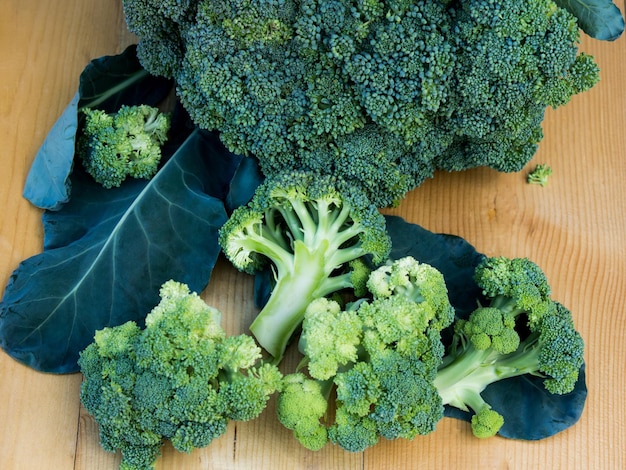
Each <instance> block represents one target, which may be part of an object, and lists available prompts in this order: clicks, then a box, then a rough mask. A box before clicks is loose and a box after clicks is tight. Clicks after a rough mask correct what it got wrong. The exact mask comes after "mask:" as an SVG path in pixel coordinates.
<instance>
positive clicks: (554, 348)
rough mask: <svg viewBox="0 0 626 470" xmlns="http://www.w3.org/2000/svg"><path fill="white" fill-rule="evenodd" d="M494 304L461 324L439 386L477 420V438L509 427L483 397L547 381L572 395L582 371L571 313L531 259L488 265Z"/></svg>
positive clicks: (483, 281)
mask: <svg viewBox="0 0 626 470" xmlns="http://www.w3.org/2000/svg"><path fill="white" fill-rule="evenodd" d="M475 279H476V282H477V284H478V285H479V287H481V288H482V289H483V294H484V295H485V297H486V299H487V301H488V305H486V306H481V307H479V308H478V309H476V310H475V311H474V312H472V313H471V314H470V316H469V318H468V319H467V320H457V321H456V322H455V324H454V333H455V334H454V340H453V342H452V344H451V346H450V348H449V350H448V351H447V352H446V356H445V358H444V360H443V363H442V365H441V366H440V368H439V370H438V372H437V377H436V378H435V380H434V384H435V387H436V388H437V390H438V391H439V393H440V395H441V397H442V401H443V403H444V404H445V405H450V406H453V407H456V408H459V409H461V410H464V411H471V412H473V413H474V415H473V417H472V421H471V424H472V431H473V432H474V434H475V435H476V436H478V437H489V436H493V435H495V434H496V433H497V432H498V431H499V429H500V428H501V427H502V425H503V424H504V417H502V416H501V415H500V414H499V413H498V411H497V410H494V409H492V407H491V405H490V404H489V403H487V402H486V401H485V400H484V398H483V397H482V395H481V394H482V392H483V391H484V390H485V388H487V386H489V385H490V384H492V383H494V382H497V381H500V380H504V379H507V378H511V377H517V376H521V375H526V374H528V375H533V376H537V377H540V378H541V380H542V382H543V385H544V387H545V388H546V390H547V391H548V392H550V393H554V394H565V393H569V392H571V391H572V390H573V389H574V387H575V385H576V382H577V380H578V376H579V372H580V369H581V367H582V366H583V352H584V343H583V340H582V338H581V336H580V333H578V332H577V331H576V329H575V327H574V322H573V319H572V315H571V312H570V311H569V310H567V309H566V308H565V307H564V306H563V305H562V304H560V303H558V302H556V301H554V300H552V299H551V298H550V287H549V285H548V283H547V279H546V277H545V274H544V273H543V272H542V271H541V269H540V268H539V267H538V266H537V265H536V264H535V263H533V262H532V261H530V260H528V259H527V258H512V259H511V258H506V257H496V258H485V259H484V260H483V261H482V262H481V263H480V264H479V265H478V266H477V267H476V271H475Z"/></svg>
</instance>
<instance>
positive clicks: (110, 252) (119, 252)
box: [0, 130, 241, 373]
mask: <svg viewBox="0 0 626 470" xmlns="http://www.w3.org/2000/svg"><path fill="white" fill-rule="evenodd" d="M240 161H241V157H236V156H234V155H233V154H231V153H229V152H227V151H226V150H225V149H224V147H223V146H222V145H221V144H220V143H219V142H218V141H217V140H216V139H215V137H214V136H211V135H209V134H207V133H205V132H203V131H199V130H196V131H194V132H193V133H192V134H191V135H190V136H189V138H188V139H187V140H186V141H185V142H184V143H183V144H182V145H181V146H180V148H179V149H178V150H177V151H176V152H175V153H174V155H173V156H171V158H170V159H169V160H168V161H167V163H166V164H165V165H164V166H163V168H162V169H161V170H160V171H159V173H157V175H156V176H155V177H154V178H153V179H152V180H150V181H149V182H146V181H144V180H128V181H127V182H125V183H123V184H122V186H120V187H119V188H115V189H109V190H107V189H104V188H102V187H100V186H99V185H98V184H97V183H94V182H93V181H92V180H91V178H89V177H88V176H87V175H86V174H85V173H84V172H83V171H81V170H79V169H78V168H77V169H76V170H75V171H74V172H73V174H72V184H73V188H74V190H73V192H74V195H73V197H72V199H71V201H70V202H69V203H67V204H66V205H65V206H64V207H63V209H62V210H60V211H57V212H54V213H53V212H50V213H48V214H46V218H45V228H46V231H48V232H50V231H54V234H51V235H50V236H48V237H47V245H48V248H47V249H45V250H44V251H43V253H41V254H39V255H36V256H34V257H32V258H29V259H27V260H25V261H23V262H22V263H21V264H20V265H19V267H18V268H17V269H16V270H15V271H14V273H13V274H12V276H11V278H10V280H9V283H8V285H7V287H6V290H5V294H4V298H3V299H2V302H1V303H0V346H2V348H3V349H4V350H5V351H6V352H7V353H8V354H9V355H11V356H12V357H14V358H15V359H17V360H18V361H20V362H23V363H25V364H27V365H29V366H30V367H32V368H34V369H37V370H40V371H44V372H54V373H67V372H75V371H77V370H78V367H77V364H76V361H77V359H78V354H79V352H80V351H81V350H82V349H84V348H85V347H86V346H87V345H88V344H89V343H90V342H91V341H93V334H94V332H95V331H96V330H98V329H101V328H103V327H105V326H112V325H118V324H121V323H124V322H126V321H129V320H134V321H137V322H139V323H142V322H143V318H144V317H145V315H146V314H147V313H148V312H149V311H150V310H151V309H152V307H153V306H154V305H156V304H157V303H158V300H159V298H158V292H159V287H160V286H161V285H162V284H163V282H165V281H167V280H169V279H175V280H177V281H180V282H184V283H186V284H188V285H189V287H190V288H191V289H192V290H194V291H201V290H202V289H204V287H205V286H206V284H207V283H208V281H209V277H210V274H211V271H212V269H213V267H214V264H215V261H216V258H217V256H218V253H219V245H218V242H217V231H218V229H219V227H221V225H222V224H223V223H224V222H225V220H226V217H227V215H226V211H225V208H224V204H223V199H224V198H225V197H226V193H227V192H228V189H229V183H230V179H231V178H232V176H233V174H234V172H235V170H236V168H237V166H238V164H239V162H240Z"/></svg>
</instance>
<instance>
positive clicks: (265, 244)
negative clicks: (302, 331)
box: [219, 172, 390, 362]
mask: <svg viewBox="0 0 626 470" xmlns="http://www.w3.org/2000/svg"><path fill="white" fill-rule="evenodd" d="M219 242H220V245H221V246H222V248H223V251H224V253H225V255H226V256H227V258H228V259H229V260H230V261H231V262H232V264H233V265H234V266H236V267H237V268H239V269H240V270H242V271H244V272H248V273H255V272H257V271H260V270H262V269H264V268H266V267H267V266H268V265H269V266H270V267H271V269H272V272H273V274H274V281H275V283H274V286H273V288H272V291H271V295H270V297H269V300H268V301H267V303H266V305H265V306H264V307H263V309H262V310H261V311H260V312H259V313H258V315H257V316H256V318H255V319H254V321H253V322H252V324H251V326H250V331H251V332H252V334H253V335H254V336H255V338H256V340H257V341H258V343H259V344H260V345H261V346H262V347H263V348H264V349H265V350H266V351H267V352H269V353H270V354H271V355H272V356H273V357H274V358H275V360H276V361H277V362H279V361H280V359H281V358H282V356H283V353H284V351H285V348H286V346H287V344H288V342H289V339H290V338H291V336H292V335H293V333H294V332H295V331H296V330H297V329H298V327H299V325H300V324H301V322H302V319H303V316H304V312H305V310H306V308H307V306H308V305H309V304H310V303H311V302H312V301H314V300H315V299H317V298H320V297H325V296H327V295H330V294H332V293H334V292H338V291H341V290H343V289H348V288H352V287H358V286H361V285H362V283H363V270H364V269H365V268H364V267H363V266H361V265H356V264H354V263H357V262H358V260H359V259H362V258H365V257H370V258H371V260H372V262H373V263H374V264H376V263H379V262H382V261H383V260H385V259H386V257H387V255H388V253H389V250H390V240H389V236H388V234H387V232H386V226H385V220H384V218H383V216H382V215H381V214H380V213H379V212H378V210H377V209H376V208H375V207H374V206H373V205H372V204H371V203H370V202H369V201H368V199H367V197H365V196H363V195H362V194H361V193H360V192H359V191H358V190H357V189H356V188H350V187H349V186H348V185H347V184H346V183H345V182H342V181H341V180H339V179H336V178H333V177H330V176H327V175H315V174H313V173H306V172H294V173H284V174H278V175H276V176H275V177H273V178H268V179H266V180H265V181H264V182H263V183H262V184H261V186H259V188H257V190H256V192H255V194H254V196H253V198H252V200H251V201H250V202H249V203H248V204H247V205H246V206H242V207H239V208H237V209H236V210H235V211H234V212H233V213H232V214H231V216H230V218H229V220H228V221H227V222H226V223H225V224H224V225H223V226H222V227H221V229H220V235H219ZM353 274H354V275H353Z"/></svg>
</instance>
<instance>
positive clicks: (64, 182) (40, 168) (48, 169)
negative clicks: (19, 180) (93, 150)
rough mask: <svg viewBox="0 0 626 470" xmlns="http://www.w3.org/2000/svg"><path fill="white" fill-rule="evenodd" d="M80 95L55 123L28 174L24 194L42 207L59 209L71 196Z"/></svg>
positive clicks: (76, 96)
mask: <svg viewBox="0 0 626 470" xmlns="http://www.w3.org/2000/svg"><path fill="white" fill-rule="evenodd" d="M79 98H80V96H79V94H78V92H77V93H76V94H75V95H74V97H73V98H72V101H71V102H70V104H69V105H68V107H67V108H65V111H63V114H62V115H61V117H59V119H58V120H57V121H56V122H55V123H54V125H53V126H52V129H50V132H48V135H47V136H46V139H45V140H44V142H43V144H42V145H41V147H40V148H39V150H38V152H37V155H36V156H35V159H34V160H33V163H32V165H31V167H30V170H29V172H28V176H27V177H26V184H25V185H24V191H23V193H22V195H23V196H24V197H25V198H26V199H28V200H29V201H30V202H31V203H32V204H34V205H35V206H37V207H40V208H42V209H49V210H57V209H59V208H60V207H61V205H63V204H64V203H66V202H67V201H68V200H69V198H70V182H69V179H68V178H69V175H70V173H71V172H72V167H73V164H74V146H75V142H76V129H77V128H78V113H77V108H78V101H79Z"/></svg>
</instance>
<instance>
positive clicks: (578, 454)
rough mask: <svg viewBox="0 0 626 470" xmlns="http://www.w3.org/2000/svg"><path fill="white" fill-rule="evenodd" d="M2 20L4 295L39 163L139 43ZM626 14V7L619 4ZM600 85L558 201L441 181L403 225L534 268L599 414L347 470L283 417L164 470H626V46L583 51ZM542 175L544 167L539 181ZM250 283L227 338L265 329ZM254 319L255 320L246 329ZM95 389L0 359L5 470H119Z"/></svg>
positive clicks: (71, 23)
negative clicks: (104, 68)
mask: <svg viewBox="0 0 626 470" xmlns="http://www.w3.org/2000/svg"><path fill="white" fill-rule="evenodd" d="M2 3H3V5H2V14H1V15H0V70H1V80H0V178H1V181H0V207H2V212H1V214H2V216H1V217H0V275H1V277H0V284H2V286H4V285H5V284H6V282H7V280H8V278H9V275H10V274H11V272H12V271H13V270H14V269H15V268H16V267H17V265H18V263H19V262H20V261H21V260H22V259H24V258H26V257H29V256H31V255H34V254H36V253H38V252H40V251H41V247H42V227H41V220H40V216H41V212H40V211H39V210H38V209H35V208H34V207H32V206H31V205H30V204H29V203H28V202H27V201H26V200H24V199H23V198H22V196H21V193H22V188H23V184H24V180H25V178H26V174H27V171H28V169H29V167H30V163H31V161H32V159H33V157H34V155H35V152H36V151H37V149H38V147H39V146H40V144H41V143H42V140H43V139H44V137H45V135H46V134H47V132H48V130H49V129H50V127H51V125H52V124H53V123H54V121H55V120H56V119H57V117H58V116H59V114H60V113H61V111H62V110H63V109H64V108H65V107H66V106H67V104H68V103H69V101H70V99H71V97H72V96H73V94H74V92H75V91H76V89H77V86H78V82H77V80H78V76H79V74H80V72H81V71H82V69H83V68H84V66H85V65H86V64H87V63H88V62H89V61H90V60H91V59H94V58H96V57H99V56H102V55H111V54H117V53H119V52H121V51H122V50H123V49H124V47H125V46H126V45H128V44H129V43H131V42H133V38H132V36H131V35H130V34H129V33H128V32H127V31H126V29H125V24H124V19H123V13H122V11H121V2H120V1H112V0H110V1H106V2H103V1H96V0H56V1H54V2H42V1H37V0H20V1H19V2H18V1H16V0H13V1H9V0H5V1H4V2H2ZM619 6H620V7H624V2H623V1H621V0H620V1H619ZM582 48H583V49H584V50H585V51H587V52H589V53H591V54H593V55H594V56H595V57H596V60H597V62H598V63H599V65H600V67H601V69H602V72H601V73H602V80H601V82H600V83H599V84H598V85H597V86H596V87H595V88H594V89H592V90H591V91H589V92H587V93H585V94H583V95H580V96H577V97H575V98H574V99H573V100H572V102H571V103H570V104H568V105H567V106H566V107H563V108H561V109H558V110H556V111H552V110H549V111H548V113H547V117H546V120H545V125H544V129H545V138H544V140H543V142H542V145H541V147H540V150H539V152H538V154H537V155H536V157H535V159H534V160H533V162H532V163H533V164H535V163H541V162H546V163H548V164H549V165H550V166H551V167H552V168H553V170H554V174H553V175H552V177H551V180H550V184H549V185H548V186H547V187H545V188H542V187H539V186H536V185H528V184H526V183H525V172H522V173H518V174H499V173H496V172H494V171H491V170H486V169H478V170H472V171H467V172H464V173H457V174H447V173H441V174H437V175H436V177H435V178H434V179H433V180H430V181H428V182H426V183H425V184H424V185H422V186H421V187H420V188H418V189H417V190H415V191H414V192H413V193H411V194H410V195H409V196H408V197H407V199H406V200H405V201H404V202H403V203H402V205H401V206H400V207H399V208H397V209H394V210H393V211H390V212H393V213H394V214H397V215H401V216H403V217H405V218H406V219H408V220H409V221H411V222H416V223H419V224H421V225H423V226H424V227H426V228H428V229H430V230H433V231H437V232H447V233H454V234H458V235H461V236H463V237H465V238H466V239H467V240H469V241H470V242H471V243H472V244H473V245H474V246H475V247H476V248H477V249H478V250H479V251H482V252H484V253H486V254H490V255H496V254H499V255H506V256H528V257H530V258H531V259H533V260H534V261H536V262H537V263H538V264H539V265H540V266H542V268H543V269H544V270H545V272H546V273H547V275H548V277H549V279H550V282H551V285H552V287H553V291H554V297H555V298H556V299H557V300H559V301H561V302H562V303H564V304H565V305H567V306H568V307H569V308H570V309H571V310H572V311H573V312H574V317H575V321H576V323H577V327H578V329H579V330H580V331H581V333H582V334H583V336H584V338H585V340H586V347H587V349H586V361H587V373H588V377H587V379H588V387H589V399H588V403H587V406H586V408H585V411H584V414H583V416H582V418H581V420H580V421H579V423H577V424H576V425H575V426H574V427H573V428H570V429H569V430H567V431H565V432H563V433H560V434H558V435H556V436H554V437H552V438H549V439H547V440H543V441H538V442H517V441H512V440H506V439H503V438H493V439H489V440H484V441H479V440H477V439H475V438H473V437H472V435H471V433H470V431H469V428H468V426H467V424H466V423H464V422H460V421H457V420H452V419H447V418H446V419H444V420H443V421H441V422H440V423H439V426H438V428H437V430H436V431H435V432H434V433H433V434H431V435H429V436H427V437H419V438H416V439H415V440H413V441H411V442H408V441H399V440H398V441H393V442H381V443H380V444H379V445H378V446H376V447H375V448H372V449H369V450H367V451H366V452H364V453H358V454H349V453H346V452H344V451H341V450H339V449H338V448H335V447H333V446H331V445H329V446H328V447H326V448H325V449H324V450H323V451H320V452H318V453H313V452H308V451H306V450H304V449H303V448H301V447H300V446H299V445H298V444H297V443H296V442H295V441H294V440H293V438H292V437H291V435H290V433H289V432H288V431H286V430H284V429H282V428H281V427H280V425H279V424H278V423H277V422H276V419H275V417H274V415H273V404H271V405H270V408H269V409H268V410H267V412H266V413H265V414H264V415H263V416H262V418H261V419H259V420H257V421H255V422H253V423H247V424H236V425H235V424H234V423H233V424H231V425H230V426H229V428H228V432H227V434H226V435H225V436H223V437H222V438H220V439H219V440H217V441H215V442H214V443H213V444H212V445H211V446H210V447H208V448H206V449H202V450H197V451H194V452H193V453H192V454H190V455H187V454H178V453H176V452H174V451H173V450H172V449H171V447H166V448H165V449H164V455H163V457H162V459H161V460H160V461H159V463H158V466H157V468H159V469H201V468H205V469H208V468H211V469H239V468H241V469H244V468H245V469H248V468H254V469H265V468H267V469H274V470H275V469H305V468H306V469H314V468H320V469H329V468H331V469H332V468H336V469H355V470H356V469H364V468H366V469H376V470H383V469H389V470H398V469H405V468H406V469H408V468H410V469H418V468H424V469H439V468H441V469H456V468H460V469H473V468H481V469H482V468H485V469H503V468H508V469H528V468H543V469H558V468H562V469H598V470H617V469H622V468H626V457H625V456H626V424H625V423H626V332H625V331H626V329H625V327H624V321H623V318H624V315H625V314H626V312H624V309H625V299H626V248H625V240H626V218H625V214H626V194H625V191H624V182H625V181H626V132H625V130H626V87H625V86H624V81H623V79H624V77H625V76H626V38H621V39H619V40H618V41H616V42H614V43H604V42H599V41H594V40H589V39H587V38H585V39H584V40H583V43H582ZM529 167H530V165H529ZM251 290H252V285H251V283H250V279H249V278H248V277H246V276H243V275H241V274H239V273H237V272H235V271H234V270H233V269H232V268H231V267H230V266H229V265H228V264H227V263H225V262H223V261H222V262H221V263H220V264H219V266H218V268H217V272H216V275H215V276H214V280H213V281H212V283H211V284H210V285H209V287H208V289H207V290H206V292H205V293H204V297H205V299H206V300H207V301H208V302H210V303H212V304H214V305H215V306H217V307H218V308H220V309H222V310H223V311H224V312H225V313H228V312H231V315H225V316H226V317H227V318H229V320H228V321H227V324H226V328H227V330H231V331H235V330H238V329H240V328H242V326H243V325H245V323H246V321H248V319H249V318H251V317H252V315H254V308H253V304H252V302H251ZM236 311H243V312H244V314H243V316H235V315H233V313H234V312H236ZM80 382H81V376H80V375H79V374H74V375H70V376H54V375H46V374H42V373H38V372H34V371H32V370H30V369H28V368H26V367H24V366H22V365H20V364H18V363H17V362H15V361H14V360H13V359H11V358H9V357H8V356H7V355H6V354H4V353H0V468H2V469H3V470H18V469H19V470H31V469H32V470H40V469H54V470H68V469H73V468H77V469H89V470H100V469H114V468H117V465H118V463H119V460H118V456H116V455H115V454H109V453H106V452H104V451H102V450H101V449H100V447H99V443H98V432H97V426H96V425H95V423H94V421H93V420H92V419H91V418H90V417H89V415H87V414H86V413H85V411H84V410H83V409H82V408H81V406H80V403H79V398H78V390H79V386H80Z"/></svg>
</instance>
